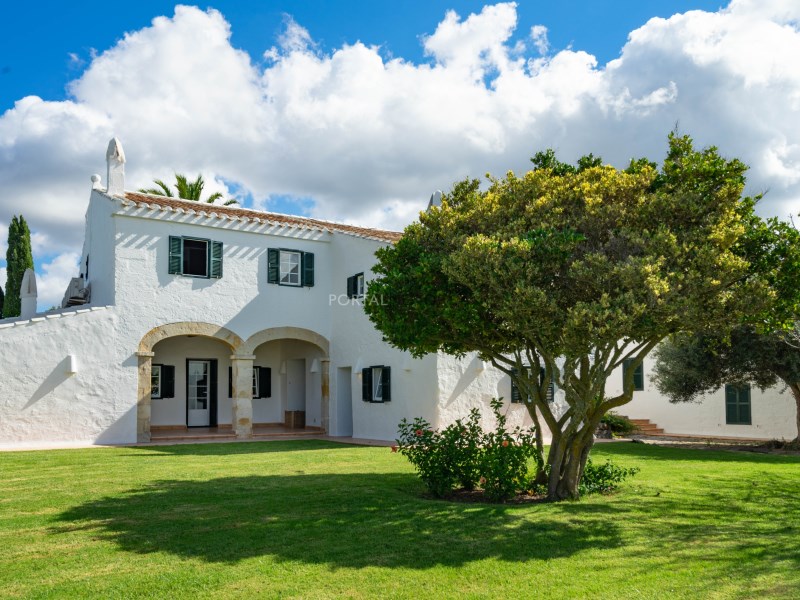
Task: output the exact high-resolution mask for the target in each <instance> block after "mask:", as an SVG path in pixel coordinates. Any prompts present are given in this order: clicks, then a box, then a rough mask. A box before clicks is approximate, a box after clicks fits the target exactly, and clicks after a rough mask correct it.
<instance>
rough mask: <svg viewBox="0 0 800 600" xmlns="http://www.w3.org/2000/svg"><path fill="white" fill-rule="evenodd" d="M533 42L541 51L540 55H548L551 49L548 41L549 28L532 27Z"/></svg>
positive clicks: (541, 26) (542, 26)
mask: <svg viewBox="0 0 800 600" xmlns="http://www.w3.org/2000/svg"><path fill="white" fill-rule="evenodd" d="M531 40H533V45H534V46H536V49H537V50H538V51H539V54H547V51H548V50H549V49H550V42H549V41H548V39H547V27H545V26H544V25H534V26H533V27H531Z"/></svg>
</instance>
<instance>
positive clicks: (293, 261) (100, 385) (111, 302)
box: [0, 140, 527, 445]
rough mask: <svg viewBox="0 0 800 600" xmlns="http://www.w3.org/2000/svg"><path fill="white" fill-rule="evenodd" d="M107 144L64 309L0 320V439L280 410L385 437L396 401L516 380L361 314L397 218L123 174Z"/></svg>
mask: <svg viewBox="0 0 800 600" xmlns="http://www.w3.org/2000/svg"><path fill="white" fill-rule="evenodd" d="M106 159H107V171H108V176H107V186H105V187H104V186H102V185H101V182H100V178H99V177H98V176H94V177H93V178H92V180H93V182H94V183H93V189H92V191H91V197H90V200H89V206H88V209H87V212H86V233H85V242H84V246H83V252H82V257H81V262H80V270H81V272H80V276H79V278H77V279H76V280H73V283H72V284H71V286H70V287H71V291H68V293H67V295H66V296H65V301H64V304H65V308H62V309H61V310H59V311H53V312H48V313H45V314H40V315H37V316H34V317H33V318H29V319H16V320H6V321H4V322H2V323H0V340H1V341H2V344H0V355H1V356H0V371H2V377H0V443H1V444H6V445H9V444H16V445H25V444H39V445H41V444H44V443H56V444H63V443H69V442H75V443H86V442H92V443H109V444H117V443H135V442H146V441H148V440H150V439H151V436H152V434H153V433H154V432H157V431H159V430H161V431H163V430H174V431H180V430H186V429H191V428H195V427H197V428H210V429H206V430H210V431H217V432H220V433H222V434H227V435H230V436H233V435H235V436H236V437H239V438H249V437H252V436H253V432H254V429H255V430H256V431H259V430H260V428H263V427H266V426H270V425H275V424H284V425H286V424H287V423H288V424H290V425H293V426H297V427H305V428H307V429H314V430H318V431H324V432H327V433H330V434H332V435H340V436H355V437H361V438H373V439H383V440H391V439H393V438H394V437H395V435H396V431H397V424H398V422H399V421H400V420H401V419H402V418H404V417H407V418H413V417H415V416H422V417H425V418H426V419H428V420H429V421H430V422H431V423H433V424H434V425H442V424H444V423H446V422H449V421H451V420H452V419H454V418H457V417H459V416H462V415H465V414H466V412H467V410H468V409H469V408H470V407H471V406H476V405H481V406H484V407H486V406H488V401H489V400H490V399H491V398H492V397H495V396H504V397H506V398H509V397H510V382H509V379H508V378H507V377H503V376H502V374H501V373H499V372H497V371H496V370H494V369H491V368H485V365H484V364H483V362H481V361H479V360H477V359H476V358H474V357H470V358H468V359H463V360H457V359H454V358H452V357H448V356H446V355H430V356H427V357H425V358H423V359H419V360H416V359H412V358H411V356H410V355H408V354H407V353H403V352H400V351H398V350H396V349H393V348H391V347H390V346H389V345H388V344H386V343H385V342H383V341H382V339H381V334H380V333H379V332H378V331H376V330H375V328H374V327H373V326H372V324H371V323H370V322H369V320H368V319H367V317H366V315H365V314H364V310H363V306H362V304H361V302H362V299H363V296H364V291H365V286H366V285H367V284H368V282H369V280H370V277H371V272H370V269H371V267H372V266H373V264H374V262H375V256H374V253H375V250H377V249H378V248H380V247H381V246H384V245H386V244H391V243H393V242H394V241H396V240H397V239H399V237H400V234H399V233H397V232H393V231H383V230H378V229H370V228H363V227H356V226H350V225H344V224H339V223H331V222H327V221H321V220H316V219H309V218H302V217H296V216H288V215H281V214H274V213H266V212H260V211H254V210H248V209H242V208H233V207H224V206H217V205H210V204H206V203H198V202H191V201H185V200H179V199H173V198H167V197H162V196H153V195H145V194H141V193H138V192H130V191H126V190H125V155H124V153H123V151H122V147H121V145H120V144H119V142H118V141H117V140H112V141H111V143H110V144H109V147H108V152H107V156H106ZM70 304H75V305H74V306H68V305H70ZM485 412H486V413H487V415H488V410H485ZM511 416H512V420H513V421H517V422H523V421H524V420H525V419H526V418H527V417H526V415H525V409H524V407H522V406H518V405H517V406H513V407H512V408H511ZM267 431H268V430H267Z"/></svg>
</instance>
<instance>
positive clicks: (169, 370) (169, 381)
mask: <svg viewBox="0 0 800 600" xmlns="http://www.w3.org/2000/svg"><path fill="white" fill-rule="evenodd" d="M161 397H162V398H174V397H175V365H161Z"/></svg>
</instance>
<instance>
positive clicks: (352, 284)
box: [347, 273, 365, 298]
mask: <svg viewBox="0 0 800 600" xmlns="http://www.w3.org/2000/svg"><path fill="white" fill-rule="evenodd" d="M364 292H365V289H364V274H363V273H358V274H357V275H353V276H351V277H348V278H347V297H348V298H363V297H364Z"/></svg>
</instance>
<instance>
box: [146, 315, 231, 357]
mask: <svg viewBox="0 0 800 600" xmlns="http://www.w3.org/2000/svg"><path fill="white" fill-rule="evenodd" d="M180 335H199V336H203V337H207V338H213V339H216V340H220V341H221V342H225V343H226V344H228V346H230V348H231V350H232V351H233V353H234V354H237V353H239V349H240V348H241V347H242V346H243V345H244V340H243V339H242V338H240V337H239V336H238V335H236V334H235V333H234V332H232V331H231V330H230V329H227V328H225V327H221V326H220V325H213V324H211V323H200V322H196V321H181V322H178V323H167V324H166V325H159V326H158V327H154V328H153V329H151V330H150V331H148V332H147V333H146V334H145V335H144V337H143V338H142V340H141V341H140V342H139V352H152V351H153V347H154V346H155V345H156V344H157V343H158V342H160V341H161V340H165V339H167V338H171V337H176V336H180Z"/></svg>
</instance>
